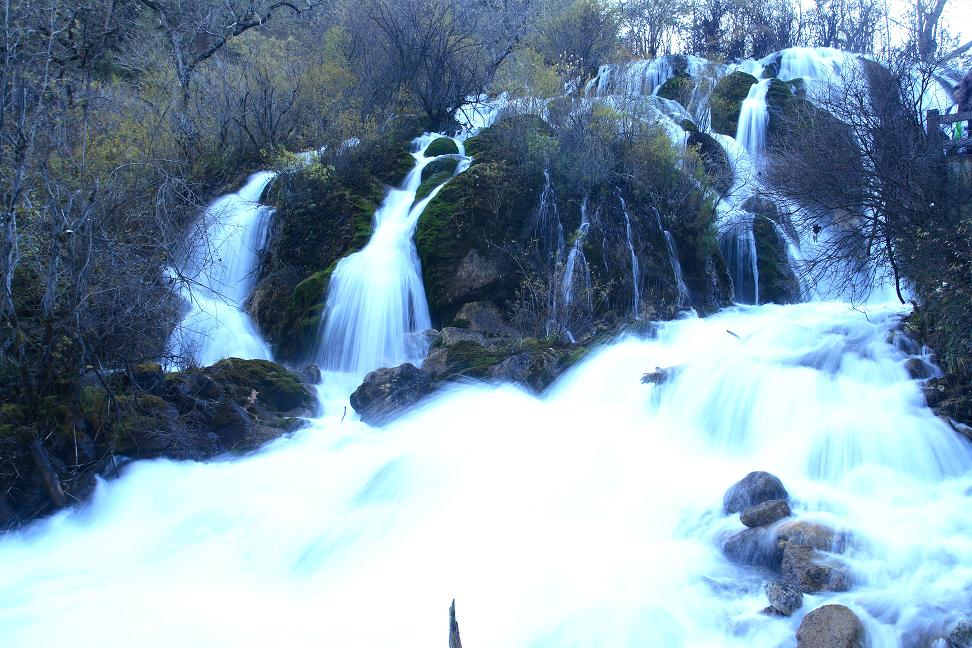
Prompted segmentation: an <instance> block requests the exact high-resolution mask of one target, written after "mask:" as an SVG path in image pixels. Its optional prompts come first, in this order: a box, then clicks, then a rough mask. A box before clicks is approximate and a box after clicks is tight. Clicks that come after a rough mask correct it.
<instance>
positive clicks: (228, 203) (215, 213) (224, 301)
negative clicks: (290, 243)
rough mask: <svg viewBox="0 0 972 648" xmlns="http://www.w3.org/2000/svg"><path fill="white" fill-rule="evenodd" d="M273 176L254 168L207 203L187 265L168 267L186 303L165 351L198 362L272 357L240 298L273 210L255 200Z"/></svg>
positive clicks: (250, 284)
mask: <svg viewBox="0 0 972 648" xmlns="http://www.w3.org/2000/svg"><path fill="white" fill-rule="evenodd" d="M274 177H275V174H274V173H272V172H269V171H261V172H259V173H255V174H253V175H252V176H250V178H249V179H248V180H247V182H246V184H245V185H244V186H243V188H241V189H240V190H239V191H238V192H236V193H234V194H228V195H225V196H221V197H220V198H217V199H216V200H215V201H213V203H212V204H210V205H209V207H207V208H206V210H205V212H204V214H203V220H202V222H201V223H200V224H199V226H198V227H199V232H198V235H197V237H196V241H197V243H196V245H195V246H194V247H193V249H192V250H191V252H190V256H189V258H188V259H187V261H186V264H185V267H184V268H183V269H180V270H179V271H178V273H177V272H175V271H172V275H173V276H174V277H178V280H179V281H180V291H179V292H180V293H181V294H182V296H183V297H185V299H186V300H187V301H188V302H189V304H190V309H189V312H188V313H187V314H186V315H185V317H184V318H183V319H182V322H180V324H179V326H178V327H176V329H175V331H173V333H172V335H171V337H170V338H169V343H168V348H167V354H168V355H169V357H180V358H184V359H191V361H192V362H194V363H196V364H198V365H201V366H206V365H211V364H213V363H215V362H218V361H219V360H222V359H223V358H246V359H270V357H271V353H270V347H269V346H267V343H266V342H264V341H263V338H262V337H261V335H260V332H259V330H257V327H256V324H254V323H253V320H252V319H251V318H250V316H249V315H248V314H247V313H246V311H245V310H243V302H244V301H246V298H247V297H248V296H249V294H250V291H251V290H252V288H253V281H254V273H255V272H256V269H257V265H258V263H259V260H260V251H261V250H262V248H263V245H264V244H265V242H266V236H267V225H268V223H269V218H270V215H271V214H272V213H273V210H272V209H271V208H270V207H267V206H266V205H261V204H260V202H259V200H260V196H261V195H263V191H264V189H266V187H267V185H268V184H270V182H271V181H272V180H273V179H274ZM183 277H185V280H182V278H183Z"/></svg>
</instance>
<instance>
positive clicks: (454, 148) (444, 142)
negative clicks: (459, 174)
mask: <svg viewBox="0 0 972 648" xmlns="http://www.w3.org/2000/svg"><path fill="white" fill-rule="evenodd" d="M458 154H459V146H458V145H456V142H455V140H453V139H452V138H449V137H439V138H437V139H434V140H432V143H431V144H429V145H428V147H426V149H425V157H437V156H439V155H458Z"/></svg>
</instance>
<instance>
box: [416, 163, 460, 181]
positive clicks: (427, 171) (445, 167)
mask: <svg viewBox="0 0 972 648" xmlns="http://www.w3.org/2000/svg"><path fill="white" fill-rule="evenodd" d="M458 166H459V159H458V158H454V157H443V158H438V159H435V160H432V161H431V162H429V163H428V164H426V165H425V166H424V167H423V168H422V182H425V181H426V180H428V179H429V178H431V177H432V176H434V175H438V174H440V173H443V172H446V173H448V174H449V175H452V174H453V173H455V172H456V168H457V167H458Z"/></svg>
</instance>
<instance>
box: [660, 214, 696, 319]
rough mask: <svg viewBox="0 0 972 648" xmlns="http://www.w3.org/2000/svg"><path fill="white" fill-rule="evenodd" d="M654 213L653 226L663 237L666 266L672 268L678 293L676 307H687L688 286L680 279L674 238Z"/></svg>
mask: <svg viewBox="0 0 972 648" xmlns="http://www.w3.org/2000/svg"><path fill="white" fill-rule="evenodd" d="M654 211H655V224H656V225H657V226H658V231H659V232H661V234H662V236H664V237H665V247H666V248H667V249H668V264H669V266H671V268H672V278H673V279H674V280H675V289H676V290H677V291H678V301H677V303H676V305H677V306H687V305H689V304H690V303H691V297H690V296H689V291H688V286H686V285H685V280H684V278H683V277H682V262H681V261H679V259H678V248H677V247H676V246H675V237H674V236H673V235H672V233H671V232H669V231H668V230H667V229H665V224H664V223H662V218H661V214H660V213H659V212H658V210H657V209H655V210H654Z"/></svg>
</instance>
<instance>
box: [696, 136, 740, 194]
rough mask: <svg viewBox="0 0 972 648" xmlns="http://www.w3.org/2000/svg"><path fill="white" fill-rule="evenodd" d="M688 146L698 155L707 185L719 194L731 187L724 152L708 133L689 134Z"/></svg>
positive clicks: (728, 168)
mask: <svg viewBox="0 0 972 648" xmlns="http://www.w3.org/2000/svg"><path fill="white" fill-rule="evenodd" d="M688 146H689V147H690V148H692V149H693V150H695V151H696V153H698V156H699V161H700V162H701V163H702V169H703V170H704V171H705V174H706V176H707V177H708V180H709V183H710V184H712V186H713V187H715V188H716V190H717V191H719V193H721V194H725V193H726V192H727V191H729V189H730V188H731V187H732V183H733V170H732V165H731V164H730V163H729V156H728V155H726V150H725V149H724V148H722V146H721V145H720V144H719V142H717V141H716V140H715V138H713V137H712V136H711V135H709V134H708V133H701V132H693V133H690V134H689V138H688Z"/></svg>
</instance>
